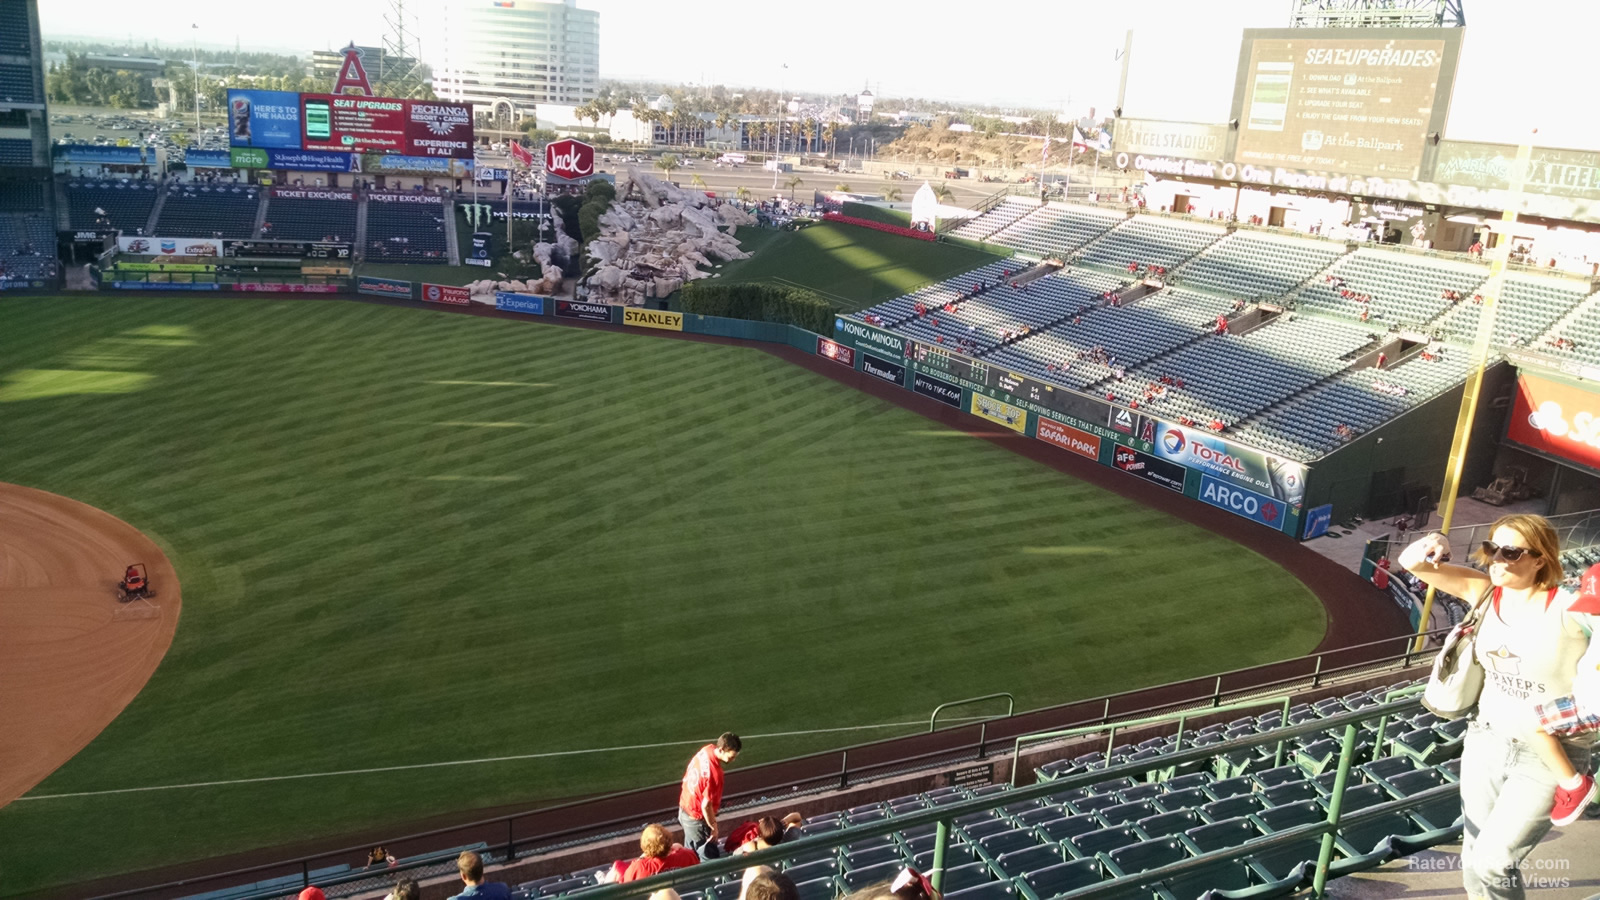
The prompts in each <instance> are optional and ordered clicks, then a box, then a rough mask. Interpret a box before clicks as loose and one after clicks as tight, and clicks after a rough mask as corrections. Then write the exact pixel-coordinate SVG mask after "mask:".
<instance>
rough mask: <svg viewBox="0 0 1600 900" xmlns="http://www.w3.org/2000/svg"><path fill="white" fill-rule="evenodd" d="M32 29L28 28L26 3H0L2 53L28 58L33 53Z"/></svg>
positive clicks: (0, 44)
mask: <svg viewBox="0 0 1600 900" xmlns="http://www.w3.org/2000/svg"><path fill="white" fill-rule="evenodd" d="M32 33H33V32H32V29H31V28H29V27H28V6H27V4H25V3H0V53H3V54H6V55H8V56H27V55H29V54H31V53H32V52H33V38H32Z"/></svg>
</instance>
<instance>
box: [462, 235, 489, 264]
mask: <svg viewBox="0 0 1600 900" xmlns="http://www.w3.org/2000/svg"><path fill="white" fill-rule="evenodd" d="M493 255H494V235H493V234H491V233H490V232H487V231H475V232H473V233H472V252H471V254H470V255H469V256H468V257H467V258H466V259H464V260H462V262H464V263H466V264H467V265H469V266H484V267H487V266H488V265H489V263H490V262H491V261H492V260H490V257H491V256H493Z"/></svg>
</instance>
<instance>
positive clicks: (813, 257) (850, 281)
mask: <svg viewBox="0 0 1600 900" xmlns="http://www.w3.org/2000/svg"><path fill="white" fill-rule="evenodd" d="M735 237H737V238H738V239H739V242H740V245H741V247H743V249H745V250H746V251H747V252H750V253H753V254H755V255H754V256H752V257H751V258H749V259H741V260H735V261H733V262H731V263H728V264H727V265H725V266H723V267H722V268H721V269H719V270H717V271H718V274H720V275H721V276H722V278H723V279H724V280H726V281H776V282H779V283H785V284H794V285H799V286H801V287H806V288H810V289H811V290H814V291H816V292H817V293H819V294H821V295H823V296H824V297H826V298H828V299H829V300H832V301H833V302H834V303H836V304H838V305H839V307H840V308H841V309H843V310H844V311H846V312H853V311H855V310H858V309H865V308H867V307H869V306H872V305H874V304H877V303H882V302H883V301H885V300H889V299H892V298H895V297H898V296H900V295H902V294H906V293H909V292H910V291H913V290H915V289H917V288H919V287H921V286H923V285H925V284H928V283H929V282H934V281H943V280H944V279H946V278H949V277H951V276H953V275H959V274H960V273H962V272H969V271H971V270H973V269H976V268H978V267H979V266H982V265H985V264H987V263H990V262H993V261H995V260H997V259H1002V258H1003V256H1002V255H1000V254H996V253H989V252H985V251H983V250H978V249H975V248H973V247H967V246H961V245H958V244H953V243H933V242H931V241H918V240H914V239H912V238H908V237H901V236H900V235H895V234H885V233H883V232H881V231H873V230H872V229H870V228H862V227H860V226H856V225H843V224H837V223H833V222H822V223H819V224H816V225H812V226H810V227H809V228H803V229H801V230H799V231H776V230H772V229H760V228H740V229H739V230H738V232H737V233H736V235H735ZM1009 253H1010V251H1007V252H1006V255H1009Z"/></svg>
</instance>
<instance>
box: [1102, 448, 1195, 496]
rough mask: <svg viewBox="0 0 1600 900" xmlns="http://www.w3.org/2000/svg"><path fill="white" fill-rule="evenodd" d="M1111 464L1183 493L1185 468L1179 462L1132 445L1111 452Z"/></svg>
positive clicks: (1130, 473)
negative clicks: (1165, 458) (1156, 455)
mask: <svg viewBox="0 0 1600 900" xmlns="http://www.w3.org/2000/svg"><path fill="white" fill-rule="evenodd" d="M1111 464H1112V465H1113V466H1115V467H1116V468H1118V469H1121V470H1122V471H1124V472H1127V473H1128V474H1129V475H1137V476H1139V477H1140V478H1143V479H1145V480H1146V481H1153V482H1155V483H1156V484H1159V485H1161V486H1162V487H1164V488H1167V489H1169V490H1174V491H1177V492H1178V493H1180V494H1181V493H1183V477H1184V468H1183V466H1180V465H1178V464H1177V463H1170V462H1167V461H1166V460H1164V459H1157V458H1156V457H1154V456H1151V455H1150V454H1148V453H1141V452H1139V451H1138V450H1135V449H1133V448H1132V447H1122V446H1118V447H1117V448H1116V449H1115V450H1113V451H1112V453H1111Z"/></svg>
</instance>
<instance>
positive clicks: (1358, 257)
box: [863, 198, 1600, 461]
mask: <svg viewBox="0 0 1600 900" xmlns="http://www.w3.org/2000/svg"><path fill="white" fill-rule="evenodd" d="M1113 226H1114V227H1113ZM1097 228H1100V229H1101V230H1100V231H1096V230H1095V229H1097ZM1105 228H1109V230H1105ZM956 233H957V234H967V235H980V234H985V235H988V237H987V240H988V241H989V242H990V243H991V244H1000V245H1002V246H1009V247H1012V248H1013V249H1014V250H1015V251H1016V253H1017V255H1016V256H1014V257H1013V258H1012V259H1010V260H1007V261H1006V262H1003V263H996V264H991V265H989V266H987V267H985V268H983V269H979V270H976V271H973V272H968V273H966V274H965V275H962V276H959V277H956V278H952V279H949V280H947V281H944V282H940V283H938V284H932V285H928V286H926V287H923V288H920V289H918V290H916V291H913V292H912V293H910V294H907V295H905V296H902V297H897V298H895V299H893V300H890V301H888V302H886V303H881V304H879V305H877V306H875V307H873V308H871V309H869V310H866V311H865V313H864V314H863V315H864V316H866V317H867V318H868V320H869V321H872V322H873V323H874V324H877V325H880V326H881V327H885V328H889V329H892V330H895V331H898V332H900V333H902V334H905V335H907V336H909V337H912V338H915V339H918V340H922V341H927V342H930V343H936V344H940V345H942V346H944V347H946V348H949V349H950V350H952V351H954V352H960V353H965V354H967V355H971V356H975V357H978V358H980V359H983V360H985V361H988V362H992V363H995V364H998V365H1001V366H1004V367H1006V368H1007V369H1009V370H1011V371H1014V372H1018V373H1021V374H1024V375H1028V376H1030V377H1033V378H1036V379H1039V380H1041V381H1045V382H1051V383H1054V384H1059V385H1064V386H1066V387H1070V388H1073V389H1077V390H1081V391H1084V392H1086V393H1089V394H1092V395H1094V396H1097V397H1104V396H1107V395H1110V396H1111V397H1113V398H1115V399H1116V401H1117V402H1119V403H1123V404H1132V403H1138V404H1139V405H1140V408H1141V409H1146V410H1149V411H1151V412H1153V413H1154V414H1156V415H1158V416H1161V417H1163V418H1168V419H1173V420H1178V421H1181V420H1183V419H1189V420H1191V422H1192V423H1193V424H1196V425H1200V426H1210V425H1212V424H1213V423H1214V422H1220V423H1221V424H1222V426H1223V427H1224V429H1225V431H1226V432H1229V433H1231V434H1232V436H1234V437H1236V438H1238V439H1240V440H1242V441H1244V442H1246V443H1249V444H1252V445H1254V446H1257V447H1260V448H1262V449H1266V450H1269V451H1272V452H1276V453H1278V454H1280V455H1284V456H1288V457H1291V458H1294V459H1299V460H1305V461H1309V460H1313V459H1316V458H1318V457H1320V456H1323V455H1325V454H1327V453H1329V452H1332V451H1334V450H1337V449H1338V448H1339V446H1341V445H1342V444H1343V443H1346V442H1348V441H1349V440H1351V439H1353V438H1355V437H1358V436H1360V435H1361V434H1363V433H1365V432H1367V431H1370V430H1372V429H1374V428H1376V427H1378V426H1380V425H1382V424H1384V423H1385V422H1388V421H1390V420H1392V419H1394V418H1395V417H1396V416H1399V415H1400V414H1401V413H1403V412H1405V411H1406V410H1407V409H1410V408H1413V407H1415V406H1417V405H1418V404H1421V403H1423V402H1426V401H1427V400H1430V399H1432V398H1434V397H1437V396H1438V395H1440V394H1441V393H1443V392H1445V391H1447V390H1449V389H1450V388H1452V387H1454V386H1455V385H1458V384H1460V383H1461V382H1462V380H1463V379H1464V378H1465V375H1466V369H1467V363H1468V358H1469V351H1468V347H1469V346H1470V344H1471V342H1472V340H1473V339H1474V336H1475V333H1476V329H1477V324H1478V316H1479V314H1480V313H1481V311H1482V309H1483V306H1482V302H1481V301H1482V294H1483V292H1484V291H1485V290H1486V285H1485V282H1486V280H1487V278H1488V274H1489V270H1488V267H1487V266H1485V265H1482V264H1479V263H1475V262H1471V261H1466V260H1449V259H1442V258H1438V257H1434V256H1427V255H1419V254H1414V253H1408V252H1403V251H1399V250H1393V249H1379V248H1374V247H1362V248H1359V249H1356V250H1353V251H1352V250H1351V249H1350V248H1349V246H1348V245H1347V244H1344V243H1338V242H1333V241H1320V240H1316V239H1312V238H1304V237H1289V236H1283V235H1278V234H1272V233H1264V232H1258V231H1252V230H1236V231H1233V232H1227V231H1226V230H1225V229H1222V228H1218V227H1216V226H1213V225H1209V224H1205V223H1197V222H1186V221H1184V220H1181V219H1174V218H1162V217H1154V216H1145V215H1137V216H1134V217H1132V218H1129V219H1125V220H1124V219H1120V218H1118V216H1117V214H1112V213H1108V212H1107V211H1105V210H1102V209H1099V208H1095V207H1089V206H1074V205H1070V204H1065V203H1059V202H1051V203H1046V204H1042V205H1040V204H1037V203H1035V202H1033V201H1032V200H1031V198H1020V199H1019V198H1007V200H1006V201H1004V202H1002V203H1000V204H999V205H997V206H995V207H994V208H993V209H991V210H990V211H989V212H987V213H984V214H983V215H982V216H980V217H978V218H977V219H974V220H972V221H969V222H967V223H965V224H963V225H962V226H961V228H960V229H958V230H957V232H956ZM1075 245H1076V246H1080V247H1081V248H1082V249H1081V250H1080V251H1078V252H1074V251H1073V249H1072V248H1073V246H1075ZM1045 257H1063V258H1065V259H1066V260H1067V263H1068V267H1067V268H1066V269H1064V270H1062V271H1059V272H1054V273H1052V274H1050V275H1048V276H1046V277H1045V278H1042V279H1040V280H1039V281H1037V282H1035V283H1033V284H1032V285H1031V286H1029V287H1028V288H1027V289H1026V290H1019V289H1012V288H1011V287H1009V285H1008V284H1005V286H999V285H1001V284H1004V283H1007V282H1009V281H1010V280H1012V279H1013V278H1014V277H1015V275H1016V274H1017V273H1020V272H1022V271H1024V270H1026V269H1028V268H1029V267H1031V266H1033V265H1035V264H1036V261H1037V260H1039V259H1041V258H1045ZM1129 263H1138V264H1139V267H1140V272H1139V273H1138V274H1137V275H1136V274H1135V273H1132V272H1129V271H1127V266H1128V264H1129ZM1150 266H1163V267H1166V268H1168V269H1169V270H1170V271H1169V273H1168V276H1167V277H1166V279H1165V281H1164V283H1165V285H1166V286H1165V287H1161V288H1159V289H1156V290H1154V291H1153V292H1151V293H1148V294H1144V295H1143V296H1137V297H1133V298H1132V299H1129V300H1126V301H1122V302H1120V303H1119V304H1113V303H1111V302H1108V300H1107V299H1106V298H1105V297H1104V296H1102V295H1103V294H1104V293H1105V292H1106V291H1116V292H1117V293H1119V294H1122V295H1123V296H1129V295H1130V292H1129V291H1128V289H1129V288H1132V287H1134V284H1135V280H1136V279H1139V280H1142V279H1143V278H1144V277H1145V275H1146V274H1147V267H1150ZM1007 270H1009V271H1010V272H1011V273H1012V275H1010V276H1006V275H1004V274H1003V273H1005V272H1006V271H1007ZM980 282H981V283H987V284H988V285H990V286H991V287H990V289H989V290H988V291H987V292H985V293H983V294H982V295H980V296H977V297H971V296H968V295H969V294H970V293H971V290H972V287H973V286H974V285H975V284H978V283H980ZM1140 290H1141V291H1142V290H1144V288H1140ZM1597 296H1600V295H1591V294H1590V289H1589V283H1588V282H1586V281H1582V280H1577V279H1570V278H1561V277H1555V276H1546V275H1541V274H1536V273H1531V272H1514V273H1512V274H1511V275H1509V276H1507V278H1506V281H1505V287H1504V290H1503V296H1502V298H1501V300H1500V302H1499V303H1498V304H1497V306H1496V310H1497V315H1496V319H1495V329H1494V340H1495V342H1496V344H1498V345H1500V346H1521V347H1526V348H1529V349H1535V350H1539V351H1541V352H1544V353H1547V354H1551V355H1555V356H1565V357H1569V358H1572V359H1575V360H1579V361H1582V362H1587V363H1595V364H1600V299H1597ZM963 297H965V298H966V299H961V298H963ZM958 300H959V301H960V302H959V303H958V306H957V309H956V312H954V313H951V312H949V311H947V310H946V309H945V308H944V307H945V304H947V303H950V302H952V301H958ZM918 303H921V304H923V305H924V306H925V307H926V308H927V310H928V311H927V312H926V314H924V315H920V316H919V315H918V314H917V313H916V306H917V304H918ZM1258 309H1259V310H1261V311H1262V313H1263V318H1264V319H1265V321H1264V323H1262V324H1260V325H1259V326H1258V327H1254V328H1252V327H1250V324H1249V323H1250V321H1251V320H1252V319H1253V314H1254V313H1256V312H1257V310H1258ZM1280 310H1281V311H1284V312H1283V314H1281V315H1279V314H1277V313H1278V312H1279V311H1280ZM1363 313H1365V314H1366V315H1365V317H1363ZM1246 314H1250V315H1246ZM1241 316H1244V318H1243V319H1242V320H1241V321H1240V324H1239V326H1238V327H1231V328H1230V330H1231V331H1233V332H1234V333H1232V334H1226V335H1222V334H1217V330H1218V328H1217V325H1218V318H1219V317H1225V318H1227V319H1229V320H1230V323H1232V322H1234V321H1235V320H1240V319H1241ZM1394 332H1398V333H1402V334H1405V335H1407V336H1409V337H1410V338H1412V341H1413V342H1412V343H1408V344H1406V345H1404V346H1405V350H1404V352H1401V351H1400V350H1399V349H1398V347H1397V345H1394V344H1392V343H1386V341H1388V340H1389V338H1386V337H1385V335H1390V337H1393V336H1395V335H1393V334H1391V333H1394ZM1429 338H1433V339H1434V340H1433V342H1432V343H1431V344H1427V345H1424V344H1423V343H1422V342H1424V341H1427V340H1428V339H1429ZM1380 347H1383V348H1385V349H1386V354H1385V355H1386V359H1385V360H1384V364H1383V365H1382V367H1381V368H1380V367H1378V366H1375V365H1374V364H1373V363H1374V361H1375V357H1376V355H1377V354H1376V350H1377V349H1379V348H1380ZM1367 351H1373V352H1370V353H1369V352H1367ZM1390 354H1392V355H1393V358H1387V357H1388V356H1389V355H1390ZM1119 370H1120V372H1121V376H1122V377H1121V378H1118V377H1117V376H1118V372H1119ZM1180 378H1181V379H1182V380H1183V386H1182V387H1181V388H1180V387H1178V386H1177V385H1176V384H1175V383H1174V381H1175V380H1176V379H1180Z"/></svg>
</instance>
